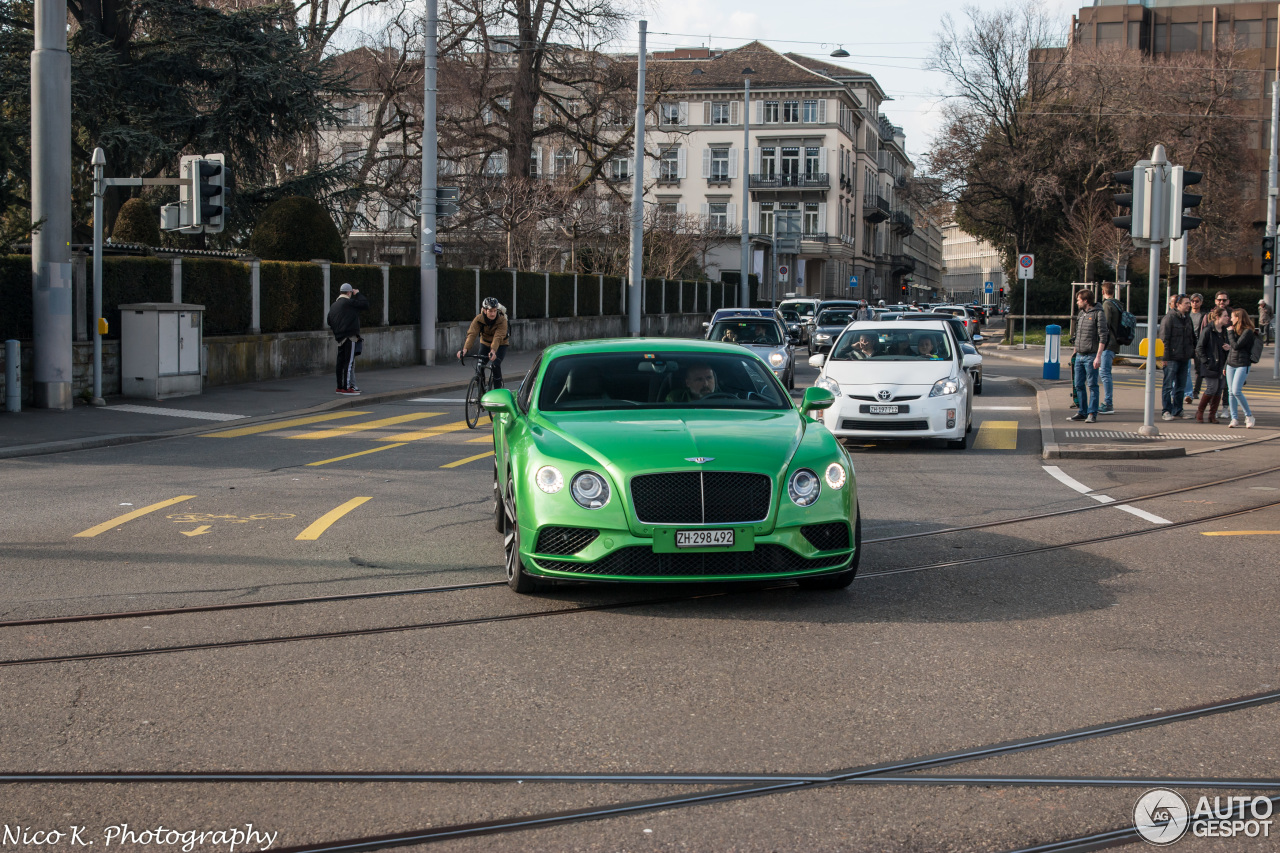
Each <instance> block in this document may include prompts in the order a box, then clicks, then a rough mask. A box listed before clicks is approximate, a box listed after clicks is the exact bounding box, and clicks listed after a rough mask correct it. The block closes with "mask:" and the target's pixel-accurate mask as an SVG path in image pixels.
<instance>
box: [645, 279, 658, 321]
mask: <svg viewBox="0 0 1280 853" xmlns="http://www.w3.org/2000/svg"><path fill="white" fill-rule="evenodd" d="M640 308H641V312H640V313H642V314H661V313H662V279H660V278H646V279H645V280H644V297H643V299H642V301H641V302H640Z"/></svg>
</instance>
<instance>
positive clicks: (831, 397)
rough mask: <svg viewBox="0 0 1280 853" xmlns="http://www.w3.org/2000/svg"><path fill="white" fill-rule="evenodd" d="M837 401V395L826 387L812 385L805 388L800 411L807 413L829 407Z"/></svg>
mask: <svg viewBox="0 0 1280 853" xmlns="http://www.w3.org/2000/svg"><path fill="white" fill-rule="evenodd" d="M835 401H836V395H835V394H832V393H831V392H830V391H828V390H827V389H826V388H818V387H817V386H810V387H808V388H806V389H804V397H802V398H801V400H800V413H801V414H803V415H807V414H809V413H810V412H816V411H821V410H822V409H829V408H831V406H832V404H834V403H835Z"/></svg>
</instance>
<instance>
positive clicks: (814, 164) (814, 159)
mask: <svg viewBox="0 0 1280 853" xmlns="http://www.w3.org/2000/svg"><path fill="white" fill-rule="evenodd" d="M818 156H819V155H818V149H817V148H806V149H804V174H805V177H806V178H813V177H816V176H817V174H818V162H819V161H818Z"/></svg>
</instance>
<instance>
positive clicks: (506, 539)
mask: <svg viewBox="0 0 1280 853" xmlns="http://www.w3.org/2000/svg"><path fill="white" fill-rule="evenodd" d="M502 509H503V513H502V515H503V530H502V557H503V561H504V565H505V567H506V570H507V586H509V587H511V588H512V589H513V590H515V591H516V592H519V593H522V594H526V595H527V594H529V593H532V592H537V591H538V582H537V581H536V580H534V579H533V578H532V577H531V576H530V575H529V574H528V573H527V572H525V569H524V560H523V559H521V557H520V514H519V512H518V510H517V508H516V501H515V494H514V492H513V491H512V489H511V488H510V487H508V489H507V494H506V497H505V498H504V500H503V501H502Z"/></svg>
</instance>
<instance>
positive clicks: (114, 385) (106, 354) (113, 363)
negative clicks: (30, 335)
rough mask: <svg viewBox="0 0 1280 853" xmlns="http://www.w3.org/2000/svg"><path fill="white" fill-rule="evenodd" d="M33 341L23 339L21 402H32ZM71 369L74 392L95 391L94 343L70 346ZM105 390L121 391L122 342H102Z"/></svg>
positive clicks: (0, 361)
mask: <svg viewBox="0 0 1280 853" xmlns="http://www.w3.org/2000/svg"><path fill="white" fill-rule="evenodd" d="M34 358H35V356H34V355H33V354H32V352H31V341H23V342H22V405H24V406H29V405H32V403H33V398H32V396H31V379H32V371H31V367H32V365H33V364H34V363H35V362H34V361H33V359H34ZM71 369H72V373H73V379H72V387H71V393H72V394H73V395H76V396H79V395H80V394H82V393H89V392H91V391H92V390H93V342H92V341H86V342H79V341H78V342H76V343H73V344H72V345H71ZM4 391H5V388H4V347H3V346H0V397H3V396H4ZM102 393H103V394H104V395H107V394H119V393H120V342H119V341H103V342H102Z"/></svg>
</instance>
